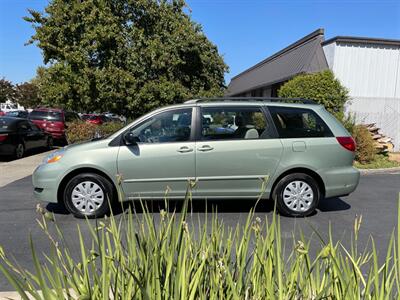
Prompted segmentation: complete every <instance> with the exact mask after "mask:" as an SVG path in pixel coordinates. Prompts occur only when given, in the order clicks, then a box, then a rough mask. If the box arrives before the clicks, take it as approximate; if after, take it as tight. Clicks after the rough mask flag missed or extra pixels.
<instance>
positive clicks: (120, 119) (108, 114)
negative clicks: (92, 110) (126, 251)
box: [103, 112, 126, 122]
mask: <svg viewBox="0 0 400 300" xmlns="http://www.w3.org/2000/svg"><path fill="white" fill-rule="evenodd" d="M103 115H105V116H106V117H107V118H110V119H111V120H113V121H115V122H126V117H124V116H120V115H117V114H114V113H111V112H105V113H103Z"/></svg>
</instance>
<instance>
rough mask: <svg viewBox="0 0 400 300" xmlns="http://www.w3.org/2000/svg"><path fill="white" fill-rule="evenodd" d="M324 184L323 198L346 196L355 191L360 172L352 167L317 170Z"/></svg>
mask: <svg viewBox="0 0 400 300" xmlns="http://www.w3.org/2000/svg"><path fill="white" fill-rule="evenodd" d="M318 173H319V174H321V175H322V174H323V175H322V176H321V177H322V179H323V181H324V183H325V197H326V198H330V197H338V196H343V195H348V194H350V193H352V192H354V191H355V189H356V188H357V186H358V183H359V181H360V171H359V170H358V169H356V168H354V167H353V166H349V167H340V168H332V169H326V170H319V172H318Z"/></svg>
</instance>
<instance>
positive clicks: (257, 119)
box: [201, 107, 270, 140]
mask: <svg viewBox="0 0 400 300" xmlns="http://www.w3.org/2000/svg"><path fill="white" fill-rule="evenodd" d="M201 119H202V128H201V139H202V140H230V139H259V138H263V139H265V138H269V137H270V135H269V133H268V132H269V130H268V124H267V120H266V118H265V115H264V112H263V111H262V110H261V108H259V107H203V108H202V109H201Z"/></svg>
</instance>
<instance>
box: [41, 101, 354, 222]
mask: <svg viewBox="0 0 400 300" xmlns="http://www.w3.org/2000/svg"><path fill="white" fill-rule="evenodd" d="M355 148H356V145H355V143H354V140H353V139H352V137H351V136H350V134H349V133H348V132H347V131H346V129H345V128H344V127H343V126H342V125H341V123H339V122H338V121H337V120H336V119H335V117H333V116H332V115H331V114H330V113H328V112H327V111H326V110H325V108H324V107H323V106H321V105H318V104H315V103H314V102H312V101H310V100H304V99H279V98H217V99H198V100H189V101H187V102H185V103H183V104H179V105H174V106H169V107H164V108H160V109H158V110H155V111H153V112H151V113H149V114H147V115H145V116H143V117H141V118H139V119H137V120H135V121H134V122H132V123H131V124H129V125H127V126H126V127H124V128H123V129H121V130H119V131H118V132H116V133H114V134H113V135H111V136H108V137H104V138H102V139H96V140H92V141H88V142H84V143H80V144H74V145H69V146H67V147H64V148H63V149H60V150H58V151H56V152H53V153H52V154H51V155H50V156H48V157H47V158H46V159H45V160H44V161H43V163H42V164H41V165H40V166H38V167H37V169H36V170H35V172H34V174H33V186H34V195H35V198H36V199H39V200H44V201H49V202H58V203H63V204H64V205H65V207H66V208H67V209H68V210H69V211H70V212H71V213H72V214H73V215H75V216H76V217H88V218H90V217H100V216H103V215H105V214H107V213H108V212H109V210H110V208H109V203H110V202H111V203H112V202H114V201H115V202H116V201H128V200H135V199H143V200H146V199H162V198H164V197H165V194H166V191H168V197H169V198H173V199H183V198H184V197H185V193H186V190H187V186H188V183H189V181H195V182H196V184H195V186H194V188H193V190H192V197H193V199H231V200H232V201H235V200H241V201H245V199H256V198H258V197H259V196H260V194H262V198H266V199H272V200H274V201H276V205H277V208H278V210H279V212H280V213H281V214H284V215H288V216H307V215H309V214H311V213H312V212H313V211H314V210H315V209H316V207H317V206H318V202H319V201H320V199H322V198H330V197H338V196H344V195H348V194H349V193H351V192H353V191H354V190H355V189H356V187H357V185H358V182H359V177H360V174H359V171H358V170H357V169H355V168H354V167H353V159H354V151H355ZM266 179H267V180H266ZM263 182H267V184H266V186H265V184H264V185H263ZM262 187H263V188H262Z"/></svg>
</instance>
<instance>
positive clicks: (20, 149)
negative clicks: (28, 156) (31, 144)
mask: <svg viewBox="0 0 400 300" xmlns="http://www.w3.org/2000/svg"><path fill="white" fill-rule="evenodd" d="M24 154H25V146H24V144H23V143H22V142H19V143H18V144H17V146H16V147H15V151H14V156H15V158H17V159H20V158H23V157H24Z"/></svg>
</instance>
